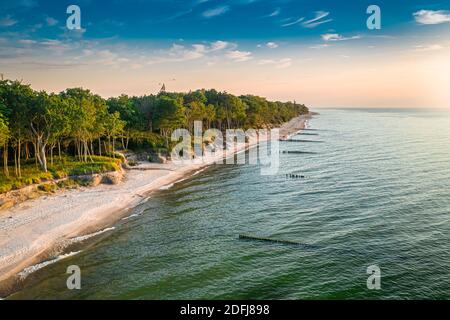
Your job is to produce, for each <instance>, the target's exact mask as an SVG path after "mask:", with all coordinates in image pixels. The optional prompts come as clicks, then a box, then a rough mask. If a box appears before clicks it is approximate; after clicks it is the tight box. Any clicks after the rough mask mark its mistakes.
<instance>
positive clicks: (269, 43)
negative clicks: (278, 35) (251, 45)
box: [266, 42, 278, 49]
mask: <svg viewBox="0 0 450 320" xmlns="http://www.w3.org/2000/svg"><path fill="white" fill-rule="evenodd" d="M266 47H267V48H269V49H275V48H278V44H277V43H275V42H267V43H266Z"/></svg>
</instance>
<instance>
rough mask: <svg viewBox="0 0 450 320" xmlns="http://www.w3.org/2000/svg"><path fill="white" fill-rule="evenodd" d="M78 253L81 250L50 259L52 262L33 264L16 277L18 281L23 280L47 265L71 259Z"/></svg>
mask: <svg viewBox="0 0 450 320" xmlns="http://www.w3.org/2000/svg"><path fill="white" fill-rule="evenodd" d="M80 252H81V250H80V251H75V252H69V253H66V254H62V255H59V256H57V257H56V258H54V259H52V260H47V261H44V262H41V263H38V264H35V265H34V266H31V267H27V268H25V269H23V270H22V271H21V272H19V273H18V274H17V275H18V276H19V278H20V280H24V279H25V278H26V277H28V276H29V275H30V274H32V273H34V272H36V271H38V270H40V269H42V268H44V267H46V266H48V265H51V264H53V263H56V262H58V261H60V260H63V259H66V258H69V257H72V256H74V255H76V254H79V253H80Z"/></svg>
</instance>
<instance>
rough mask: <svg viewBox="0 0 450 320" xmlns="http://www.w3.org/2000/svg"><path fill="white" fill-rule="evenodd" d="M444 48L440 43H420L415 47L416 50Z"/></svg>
mask: <svg viewBox="0 0 450 320" xmlns="http://www.w3.org/2000/svg"><path fill="white" fill-rule="evenodd" d="M443 48H444V47H443V46H441V45H440V44H429V45H418V46H415V47H414V51H436V50H441V49H443Z"/></svg>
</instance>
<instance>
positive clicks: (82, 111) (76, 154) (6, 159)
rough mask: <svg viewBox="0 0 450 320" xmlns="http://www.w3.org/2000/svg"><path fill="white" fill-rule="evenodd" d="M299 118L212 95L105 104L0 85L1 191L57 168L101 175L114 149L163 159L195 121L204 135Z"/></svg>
mask: <svg viewBox="0 0 450 320" xmlns="http://www.w3.org/2000/svg"><path fill="white" fill-rule="evenodd" d="M305 113H308V108H307V107H306V106H305V105H302V104H297V103H295V102H278V101H275V102H272V101H268V100H266V99H265V98H262V97H259V96H254V95H242V96H235V95H232V94H229V93H227V92H219V91H216V90H214V89H211V90H205V89H202V90H197V91H191V92H188V93H174V92H166V91H165V90H161V92H159V93H158V94H149V95H144V96H139V97H137V96H133V97H130V96H127V95H121V96H119V97H112V98H108V99H104V98H102V97H101V96H99V95H97V94H94V93H92V92H91V91H90V90H87V89H83V88H71V89H66V90H65V91H63V92H60V93H59V94H56V93H47V92H45V91H36V90H33V89H32V88H31V86H30V85H27V84H23V83H22V82H21V81H13V80H1V81H0V150H1V154H2V161H1V163H2V164H1V167H2V169H3V170H2V174H1V175H0V184H5V183H6V182H8V181H9V182H12V184H10V185H9V186H8V187H6V188H4V189H6V190H3V192H4V191H7V190H9V189H14V188H18V187H20V186H21V185H27V184H31V183H32V182H33V181H30V179H24V170H25V171H27V170H28V172H29V171H30V170H31V171H33V172H34V173H36V172H39V173H40V174H41V175H42V174H43V175H44V176H48V177H49V178H51V175H53V177H54V176H58V172H57V171H58V170H57V168H59V171H60V172H62V173H61V174H59V175H64V172H65V170H64V168H66V167H76V166H75V165H74V163H77V164H78V165H79V166H81V167H83V166H84V167H86V166H87V167H88V171H89V170H90V171H91V172H94V171H101V170H107V169H110V166H111V165H107V164H111V163H110V162H109V161H108V159H115V158H117V157H118V154H117V152H116V150H138V149H145V150H153V151H154V152H167V151H169V150H170V148H171V147H172V145H171V142H170V135H171V133H172V132H173V130H175V129H178V128H185V129H188V130H189V131H191V132H192V130H193V125H194V121H202V122H203V125H204V128H205V129H209V128H217V129H219V130H226V129H231V128H243V129H247V128H255V129H259V128H270V127H274V126H277V125H279V124H281V123H283V122H286V121H288V120H290V119H291V118H293V117H296V116H298V115H301V114H305ZM112 163H115V162H112ZM105 165H106V166H105ZM66 171H67V170H66ZM84 171H86V170H84ZM49 172H50V173H49ZM70 173H71V172H65V174H70ZM25 178H26V177H25ZM0 191H2V190H0Z"/></svg>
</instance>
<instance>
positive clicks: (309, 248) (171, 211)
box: [10, 109, 450, 299]
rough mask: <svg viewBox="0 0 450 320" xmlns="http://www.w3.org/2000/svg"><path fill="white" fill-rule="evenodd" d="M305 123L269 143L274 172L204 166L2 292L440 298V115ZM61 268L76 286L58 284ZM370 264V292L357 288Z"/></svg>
mask: <svg viewBox="0 0 450 320" xmlns="http://www.w3.org/2000/svg"><path fill="white" fill-rule="evenodd" d="M310 126H311V128H313V129H316V131H308V132H309V133H317V134H318V135H298V136H296V137H294V138H295V139H299V140H312V141H314V140H315V141H322V143H310V142H281V143H280V149H281V151H294V152H293V153H281V154H280V162H281V166H280V170H279V174H278V175H276V176H261V175H260V168H259V167H258V166H252V165H243V166H242V165H221V166H212V167H210V168H208V169H207V170H205V171H203V172H201V173H199V174H197V175H195V176H193V177H191V178H190V179H187V180H184V181H182V182H180V183H177V184H175V185H174V186H172V187H171V188H169V189H167V190H160V191H159V192H157V193H154V194H153V195H152V196H151V198H150V199H149V200H148V201H146V202H145V203H143V204H141V205H139V206H138V207H136V208H134V209H133V210H131V212H130V214H129V218H128V219H123V220H121V221H119V222H118V223H117V224H116V225H115V229H111V230H107V231H106V232H104V233H102V234H101V235H100V236H98V237H93V238H89V240H87V241H88V242H89V243H86V245H85V247H83V245H82V244H81V245H80V247H81V248H82V250H80V252H79V253H78V254H76V255H71V256H68V257H67V258H65V259H61V260H58V261H56V262H55V263H53V264H49V265H47V266H45V267H44V268H41V269H39V270H38V271H36V272H34V273H33V274H31V275H30V276H28V278H27V279H26V280H25V281H24V284H23V286H24V288H23V289H22V290H21V291H19V292H17V293H15V294H13V295H12V296H10V298H12V299H37V298H41V299H108V298H112V299H329V298H330V299H337V298H342V299H364V298H375V299H377V298H383V299H392V298H428V299H436V298H447V299H448V298H450V281H449V280H448V279H450V268H449V267H450V253H449V250H448V246H449V245H450V232H449V231H450V113H448V112H443V111H418V110H376V109H358V110H333V109H327V110H320V115H319V116H317V117H315V118H314V119H312V120H311V121H310ZM295 151H303V152H310V153H295ZM289 174H296V175H299V176H304V178H295V179H294V178H287V177H286V175H289ZM240 234H246V235H253V236H260V237H262V238H270V239H277V240H287V241H291V242H298V243H301V244H305V245H304V246H293V245H289V244H288V243H269V242H262V241H251V240H240V239H239V235H240ZM69 265H78V266H79V267H80V268H81V273H82V274H81V277H82V278H81V283H82V289H81V290H68V289H67V287H66V280H67V277H68V276H69V275H68V274H66V269H67V267H68V266H69ZM370 265H378V266H379V267H380V268H381V290H368V289H367V286H366V280H367V277H368V275H367V274H366V269H367V267H368V266H370Z"/></svg>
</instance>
